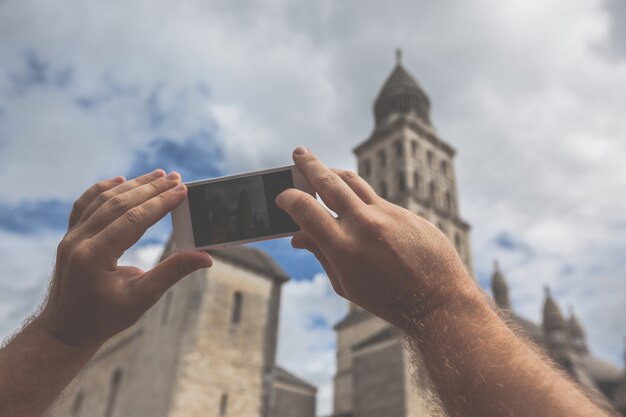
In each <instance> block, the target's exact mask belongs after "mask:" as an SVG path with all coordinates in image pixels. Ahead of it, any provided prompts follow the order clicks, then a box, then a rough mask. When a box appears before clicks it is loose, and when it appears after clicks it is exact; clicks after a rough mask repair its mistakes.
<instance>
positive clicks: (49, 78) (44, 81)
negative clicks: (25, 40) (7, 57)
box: [9, 49, 73, 94]
mask: <svg viewBox="0 0 626 417" xmlns="http://www.w3.org/2000/svg"><path fill="white" fill-rule="evenodd" d="M9 78H10V80H11V84H12V87H13V91H14V92H15V93H17V94H24V93H26V92H27V91H28V90H29V89H31V88H32V87H37V86H53V87H55V88H59V89H63V88H65V87H67V86H68V85H69V84H70V83H71V82H72V79H73V71H72V69H71V68H61V69H56V68H53V67H52V66H51V65H50V64H49V63H48V62H46V61H45V60H44V59H43V58H42V57H41V56H40V55H39V54H38V53H37V52H36V51H34V50H32V49H29V50H27V51H25V52H24V66H23V68H22V70H21V71H20V72H19V73H14V74H11V75H10V76H9Z"/></svg>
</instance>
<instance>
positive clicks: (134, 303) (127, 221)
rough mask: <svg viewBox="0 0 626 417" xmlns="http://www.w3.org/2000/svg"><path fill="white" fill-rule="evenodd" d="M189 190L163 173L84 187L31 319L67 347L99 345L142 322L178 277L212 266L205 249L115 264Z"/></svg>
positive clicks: (177, 178)
mask: <svg viewBox="0 0 626 417" xmlns="http://www.w3.org/2000/svg"><path fill="white" fill-rule="evenodd" d="M186 195H187V189H186V187H185V185H184V184H182V183H181V178H180V175H179V174H177V173H175V172H173V173H170V174H169V175H167V176H166V175H165V172H164V171H163V170H156V171H154V172H152V173H150V174H146V175H143V176H140V177H138V178H135V179H133V180H130V181H125V180H124V178H122V177H116V178H113V179H109V180H104V181H101V182H99V183H97V184H95V185H93V186H92V187H91V188H89V189H88V190H87V191H86V192H85V193H84V194H83V195H82V196H81V197H80V198H79V199H78V200H77V201H76V202H75V203H74V207H73V209H72V213H71V215H70V219H69V227H68V232H67V234H66V235H65V237H64V238H63V240H62V241H61V243H60V244H59V247H58V251H57V260H56V268H55V272H54V277H53V280H52V286H51V290H50V294H49V298H48V301H47V304H46V306H45V308H44V310H43V311H42V313H41V314H40V316H39V317H38V319H36V320H39V322H40V324H41V325H42V326H43V327H44V328H45V329H46V330H48V331H49V332H50V333H51V334H52V335H54V336H55V337H56V338H57V339H59V340H61V341H62V342H64V343H66V344H68V345H72V346H99V345H100V344H102V343H104V342H105V341H106V340H107V339H108V338H110V337H111V336H113V335H115V334H116V333H118V332H120V331H122V330H124V329H126V328H128V327H130V326H131V325H132V324H134V323H135V322H136V321H137V320H139V318H140V317H141V316H142V315H143V314H144V313H145V311H146V310H147V309H148V308H150V307H151V306H152V305H154V304H155V303H156V302H157V301H158V300H159V298H160V297H161V296H162V295H163V293H165V291H167V289H168V288H170V287H171V286H172V285H173V284H175V283H176V282H178V281H179V280H180V279H181V278H183V277H184V276H186V275H188V274H190V273H192V272H193V271H195V270H197V269H200V268H206V267H209V266H211V265H212V263H213V260H212V259H211V257H210V256H209V255H208V254H206V253H204V252H184V253H178V254H175V255H173V256H171V257H169V258H167V259H165V260H164V261H162V262H161V263H159V264H158V265H156V266H155V267H154V268H153V269H152V270H150V271H147V272H144V271H142V270H140V269H138V268H135V267H127V266H118V265H117V262H118V260H119V258H120V257H121V256H122V254H123V253H124V251H126V250H127V249H129V248H130V247H131V246H132V245H134V244H135V243H136V242H137V241H138V240H139V239H140V238H141V236H142V235H143V234H144V233H145V232H146V230H147V229H148V228H149V227H150V226H152V225H153V224H154V223H156V222H157V221H159V220H160V219H161V218H162V217H163V216H165V215H166V214H167V213H168V212H170V211H171V210H173V209H174V208H175V207H176V206H178V205H179V204H180V203H181V202H182V201H183V199H184V198H185V196H186Z"/></svg>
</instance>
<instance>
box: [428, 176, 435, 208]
mask: <svg viewBox="0 0 626 417" xmlns="http://www.w3.org/2000/svg"><path fill="white" fill-rule="evenodd" d="M429 194H430V195H429V197H430V201H431V203H432V205H433V206H436V205H437V186H436V185H435V182H434V181H431V182H430V187H429Z"/></svg>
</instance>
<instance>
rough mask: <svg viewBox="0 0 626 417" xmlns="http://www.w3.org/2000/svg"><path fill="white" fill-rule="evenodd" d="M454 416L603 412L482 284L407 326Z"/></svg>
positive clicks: (578, 414)
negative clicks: (513, 325)
mask: <svg viewBox="0 0 626 417" xmlns="http://www.w3.org/2000/svg"><path fill="white" fill-rule="evenodd" d="M408 333H409V334H410V339H411V341H412V343H413V344H414V346H415V348H416V349H418V350H419V352H420V354H421V355H422V358H423V360H424V363H425V364H426V368H427V370H428V372H429V374H430V377H431V379H432V381H433V384H434V387H435V390H436V391H437V393H438V395H439V397H440V398H441V400H442V403H443V405H444V407H445V409H446V411H447V413H448V414H449V415H450V416H451V417H456V416H485V415H515V416H538V415H546V416H547V415H549V416H568V417H572V416H605V415H606V414H605V413H604V412H603V411H601V410H600V409H599V408H597V407H596V406H595V405H594V404H593V403H592V402H591V401H590V400H589V399H588V398H587V397H586V396H585V395H584V394H583V393H582V392H581V391H580V390H579V389H578V388H577V387H576V386H575V385H574V384H573V383H572V382H570V381H569V380H568V379H567V378H566V377H564V376H563V375H562V374H561V372H560V371H558V370H557V369H556V368H554V367H553V366H552V365H550V364H549V362H548V361H546V360H545V359H544V358H543V357H542V354H540V353H539V352H538V350H537V349H536V348H534V347H532V346H531V345H530V344H528V343H527V342H525V341H523V340H522V339H521V338H520V337H518V336H516V335H515V334H514V333H513V331H512V330H511V329H510V328H509V327H508V326H507V325H506V324H505V323H504V322H503V321H502V320H501V319H500V318H499V317H498V315H497V314H496V312H494V311H493V309H492V308H491V307H490V306H489V305H488V304H487V303H486V302H485V301H484V297H483V295H482V293H481V292H480V291H479V290H478V289H469V290H467V291H465V293H464V294H463V295H461V294H460V295H459V297H458V300H456V301H455V302H454V303H451V304H448V305H446V306H445V307H443V308H439V309H437V310H435V311H433V312H432V313H431V314H430V315H428V316H427V317H425V318H423V319H422V320H420V322H419V323H416V324H415V325H414V326H413V327H412V328H411V329H409V332H408Z"/></svg>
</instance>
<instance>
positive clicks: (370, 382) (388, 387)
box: [352, 339, 406, 417]
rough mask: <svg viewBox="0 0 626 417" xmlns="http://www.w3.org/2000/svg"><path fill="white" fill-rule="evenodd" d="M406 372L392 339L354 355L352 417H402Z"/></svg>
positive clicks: (397, 345) (397, 347)
mask: <svg viewBox="0 0 626 417" xmlns="http://www.w3.org/2000/svg"><path fill="white" fill-rule="evenodd" d="M405 369H406V364H405V361H404V355H403V354H402V346H401V345H400V344H399V343H398V341H397V340H395V339H388V340H386V341H383V342H381V343H377V344H375V345H372V346H367V347H364V348H362V349H359V350H357V351H355V353H354V365H353V371H352V374H353V377H354V388H353V401H354V411H353V414H354V416H358V417H380V416H385V417H405V407H406V398H405V385H406V380H405Z"/></svg>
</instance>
